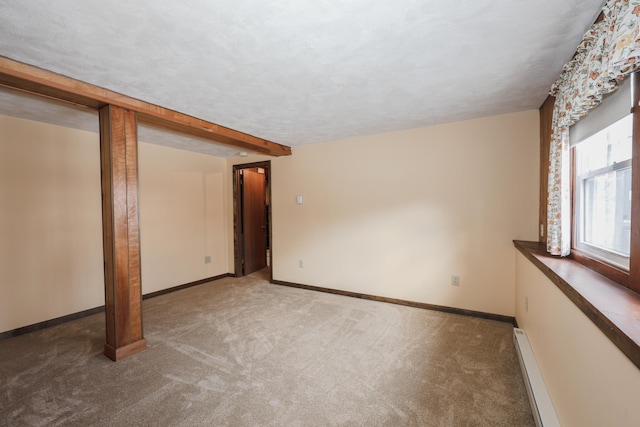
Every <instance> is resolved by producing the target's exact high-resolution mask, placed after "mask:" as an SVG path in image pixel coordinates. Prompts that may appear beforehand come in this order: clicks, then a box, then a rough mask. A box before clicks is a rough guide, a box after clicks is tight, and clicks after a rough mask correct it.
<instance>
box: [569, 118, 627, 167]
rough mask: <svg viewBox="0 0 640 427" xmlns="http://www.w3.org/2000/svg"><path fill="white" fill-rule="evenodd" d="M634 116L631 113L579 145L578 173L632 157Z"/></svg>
mask: <svg viewBox="0 0 640 427" xmlns="http://www.w3.org/2000/svg"><path fill="white" fill-rule="evenodd" d="M632 120H633V116H632V115H631V114H629V115H628V116H626V117H624V118H623V119H621V120H619V121H617V122H615V123H614V124H612V125H611V126H609V127H608V128H606V129H603V130H601V131H600V132H598V133H596V134H595V135H593V136H591V137H590V138H588V139H586V140H585V141H584V142H582V143H580V144H579V145H578V146H577V152H578V156H577V159H576V160H577V161H576V174H577V175H582V174H584V173H586V172H589V171H595V170H598V169H601V168H604V167H606V166H611V165H613V164H615V163H620V162H623V161H625V160H628V159H630V158H631V146H632V140H631V129H632V125H633V121H632Z"/></svg>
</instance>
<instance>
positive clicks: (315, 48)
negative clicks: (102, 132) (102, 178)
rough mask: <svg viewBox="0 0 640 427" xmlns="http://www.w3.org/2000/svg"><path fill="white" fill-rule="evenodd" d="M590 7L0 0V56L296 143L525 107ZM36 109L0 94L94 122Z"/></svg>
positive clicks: (5, 102) (11, 105)
mask: <svg viewBox="0 0 640 427" xmlns="http://www.w3.org/2000/svg"><path fill="white" fill-rule="evenodd" d="M603 3H604V1H603V0H491V1H488V0H457V1H452V0H422V1H419V0H394V1H389V0H272V1H265V0H216V1H213V0H189V1H183V2H177V1H171V0H131V1H127V2H123V1H121V0H83V1H77V0H57V1H47V0H34V1H8V0H0V55H2V56H6V57H8V58H11V59H14V60H17V61H21V62H24V63H27V64H31V65H35V66H38V67H41V68H45V69H47V70H50V71H54V72H57V73H60V74H64V75H66V76H69V77H73V78H75V79H78V80H81V81H84V82H87V83H91V84H94V85H97V86H101V87H105V88H107V89H110V90H113V91H116V92H120V93H123V94H125V95H128V96H131V97H134V98H138V99H141V100H144V101H147V102H151V103H154V104H158V105H161V106H163V107H166V108H170V109H173V110H177V111H180V112H182V113H185V114H189V115H192V116H195V117H198V118H201V119H204V120H208V121H211V122H214V123H217V124H220V125H223V126H227V127H230V128H233V129H236V130H239V131H242V132H246V133H249V134H252V135H255V136H258V137H260V138H265V139H268V140H271V141H274V142H278V143H281V144H285V145H289V146H297V145H301V144H308V143H316V142H322V141H328V140H334V139H341V138H347V137H352V136H359V135H368V134H375V133H381V132H387V131H393V130H399V129H407V128H414V127H420V126H428V125H433V124H439V123H446V122H452V121H459V120H464V119H471V118H477V117H484V116H489V115H495V114H501V113H506V112H514V111H522V110H526V109H531V108H538V107H539V106H540V104H541V103H542V101H543V100H544V98H545V97H546V94H547V91H548V88H549V86H550V85H551V83H553V81H554V80H555V79H556V78H557V76H558V75H559V74H560V71H561V67H562V65H563V64H564V63H565V62H566V61H567V60H569V59H570V58H571V56H572V54H573V52H574V51H575V48H576V46H577V44H578V43H579V41H580V39H581V37H582V35H583V33H584V32H585V31H586V29H587V28H588V27H589V25H591V23H592V22H593V21H594V20H595V18H596V16H597V15H598V13H599V11H600V9H601V8H602V5H603ZM49 104H50V103H49V102H48V101H43V100H36V99H32V97H29V96H27V97H25V96H22V95H17V94H16V93H14V92H12V91H8V90H2V91H1V92H0V113H1V114H11V115H21V116H22V117H26V118H34V119H37V120H43V121H50V122H52V121H53V122H57V123H60V124H63V125H68V126H74V127H79V128H84V129H87V128H91V126H93V128H91V129H94V130H95V129H97V122H96V120H97V119H96V117H97V116H96V114H95V113H93V112H85V111H80V110H75V109H73V112H72V113H69V116H67V117H65V118H62V117H60V116H62V115H66V114H67V113H65V112H68V110H67V108H66V107H65V108H63V107H59V106H51V105H49ZM18 112H20V113H19V114H18ZM39 116H40V117H39ZM45 116H46V117H45ZM64 120H66V122H64ZM89 121H91V122H92V123H93V124H89V125H88V124H87V123H88V122H89ZM70 122H71V123H70ZM145 129H146V130H145ZM145 132H148V134H145ZM140 134H141V135H140V139H141V140H145V139H147V138H151V139H153V140H154V141H153V142H157V143H161V144H164V145H172V146H175V147H178V148H185V149H191V150H193V151H201V152H207V153H209V154H214V155H220V156H230V155H234V154H235V153H236V152H237V150H234V149H229V148H224V147H215V146H212V144H209V143H206V142H203V141H198V140H194V139H192V138H184V137H178V136H176V135H172V134H168V133H164V132H161V131H158V130H154V129H151V128H144V129H141V131H140ZM203 144H205V145H203ZM198 147H200V148H199V149H198Z"/></svg>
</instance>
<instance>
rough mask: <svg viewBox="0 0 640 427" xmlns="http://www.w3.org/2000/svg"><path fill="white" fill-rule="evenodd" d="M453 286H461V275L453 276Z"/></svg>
mask: <svg viewBox="0 0 640 427" xmlns="http://www.w3.org/2000/svg"><path fill="white" fill-rule="evenodd" d="M451 286H460V276H451Z"/></svg>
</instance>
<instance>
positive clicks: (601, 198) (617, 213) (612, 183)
mask: <svg viewBox="0 0 640 427" xmlns="http://www.w3.org/2000/svg"><path fill="white" fill-rule="evenodd" d="M630 237H631V168H625V169H622V170H618V171H615V172H608V173H604V174H602V175H597V176H595V177H593V178H589V179H585V180H584V235H583V241H584V242H585V243H588V244H590V245H593V246H597V247H599V248H601V249H605V250H609V251H613V252H616V253H619V254H621V255H625V256H629V243H630Z"/></svg>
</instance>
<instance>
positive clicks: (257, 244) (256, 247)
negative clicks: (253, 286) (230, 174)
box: [242, 169, 267, 274]
mask: <svg viewBox="0 0 640 427" xmlns="http://www.w3.org/2000/svg"><path fill="white" fill-rule="evenodd" d="M242 224H243V231H244V232H243V245H242V246H243V248H244V268H243V273H244V274H251V273H253V272H254V271H258V270H261V269H263V268H265V267H266V266H267V224H266V204H265V175H264V173H259V172H257V170H255V169H245V170H243V174H242Z"/></svg>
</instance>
